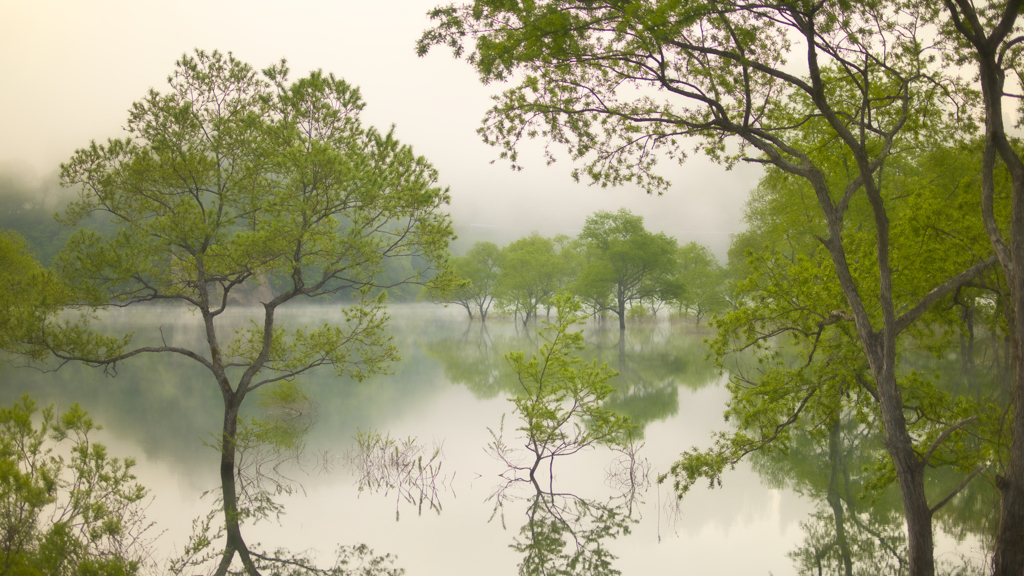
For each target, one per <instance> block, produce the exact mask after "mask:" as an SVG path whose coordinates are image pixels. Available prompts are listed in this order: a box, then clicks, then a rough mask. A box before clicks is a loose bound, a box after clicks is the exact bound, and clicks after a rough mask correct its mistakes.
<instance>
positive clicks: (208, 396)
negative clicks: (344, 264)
mask: <svg viewBox="0 0 1024 576" xmlns="http://www.w3.org/2000/svg"><path fill="white" fill-rule="evenodd" d="M258 312H259V309H237V310H236V311H235V312H232V313H231V314H229V315H226V316H225V317H223V318H222V319H221V320H220V321H221V322H223V323H224V324H225V325H233V326H244V325H245V324H246V323H247V322H248V319H249V317H250V316H251V315H252V313H258ZM390 314H391V326H390V332H391V334H392V335H393V336H394V338H395V343H396V345H397V346H398V348H399V351H400V354H401V356H402V360H401V361H400V362H398V363H396V364H394V365H393V366H392V367H391V372H392V373H391V374H388V375H379V376H374V377H371V378H368V379H367V380H365V381H363V382H354V381H350V380H347V379H339V378H336V377H335V376H334V375H333V373H332V372H331V371H329V370H321V371H319V372H316V373H314V374H311V375H310V376H309V377H308V378H304V379H303V380H302V386H303V389H304V390H305V392H306V393H307V394H308V395H309V396H310V397H311V398H312V399H313V400H314V401H315V405H316V414H317V423H316V425H315V426H314V427H313V429H312V430H311V432H310V433H309V435H308V437H307V439H306V449H305V451H304V453H303V456H302V458H301V459H300V460H299V461H298V462H293V463H291V464H289V465H288V467H286V468H285V469H284V471H285V474H286V475H287V476H288V477H291V478H293V479H294V480H296V481H297V482H299V483H300V484H301V485H302V488H303V489H302V490H300V491H299V492H298V493H296V494H294V495H292V496H288V497H284V498H282V499H281V502H282V503H283V504H284V506H285V510H286V514H285V515H284V516H282V517H281V519H280V525H276V524H274V523H272V522H264V523H261V524H257V525H256V526H252V527H248V528H246V530H245V533H246V535H247V540H248V541H250V542H262V543H263V544H264V545H266V546H267V547H269V548H274V547H278V546H285V547H288V548H291V549H293V550H296V551H300V550H309V549H314V550H317V551H318V554H319V556H318V557H320V558H329V557H330V555H331V553H332V551H333V550H334V548H335V547H336V546H337V545H338V544H356V543H366V544H368V545H370V547H371V548H373V549H374V550H375V551H376V552H377V553H392V554H396V555H397V557H398V560H397V565H398V566H401V567H404V568H406V570H407V573H408V574H423V575H428V576H432V575H442V574H453V573H456V574H463V573H465V574H472V573H483V572H486V573H488V574H498V575H506V574H507V575H512V574H516V573H517V566H518V565H519V564H520V563H521V562H523V561H524V559H525V558H526V557H527V556H525V555H524V554H527V553H524V552H517V551H516V550H515V549H513V548H511V547H510V546H512V545H514V544H516V543H517V542H519V543H520V544H519V545H520V550H523V548H522V542H523V534H526V532H523V531H522V529H523V527H524V525H526V523H527V522H528V520H529V519H530V518H532V517H534V516H535V514H534V515H528V513H529V512H530V510H531V506H532V505H533V504H535V503H536V501H535V500H534V495H533V494H532V492H531V491H530V490H528V489H527V490H524V489H523V486H513V488H512V489H511V491H510V492H509V493H508V494H506V496H508V498H507V499H506V500H505V504H504V506H502V507H500V508H499V509H496V508H495V500H494V495H495V493H496V492H497V491H499V489H500V488H501V487H502V485H503V482H504V479H503V476H502V474H503V473H505V472H506V469H505V468H504V467H503V465H502V463H501V462H499V461H498V460H496V459H495V458H494V457H493V455H491V454H489V453H488V451H487V450H486V447H487V444H488V443H489V442H490V441H491V440H492V438H493V437H492V434H491V432H492V431H493V432H498V431H499V427H500V426H501V425H502V417H503V415H504V438H505V439H506V441H507V442H508V444H509V446H510V447H512V448H513V449H515V450H522V442H521V439H517V436H516V433H515V427H516V425H517V424H516V423H515V421H514V417H513V414H512V405H511V403H510V402H508V400H507V398H508V397H509V394H512V393H514V390H515V375H514V374H513V373H512V372H511V371H510V369H509V367H508V364H507V362H506V361H505V360H504V358H503V356H504V354H505V353H507V352H509V351H512V350H525V351H530V350H532V349H535V347H536V346H537V345H538V338H537V335H536V328H535V327H533V326H531V327H530V328H529V329H528V330H525V331H524V330H523V329H522V328H521V326H517V325H516V324H513V323H512V322H509V321H502V320H501V319H500V318H497V317H496V318H494V319H493V320H491V321H488V322H487V324H486V325H481V323H479V322H473V323H470V322H468V321H467V319H466V317H465V313H464V312H462V311H461V310H457V309H455V308H448V309H445V308H442V307H439V306H434V305H428V304H415V305H412V304H410V305H402V304H399V305H392V306H390ZM541 318H542V320H543V315H542V317H541ZM340 319H341V315H340V309H339V308H338V307H337V306H333V307H328V306H297V307H290V308H288V309H285V310H283V311H282V320H283V322H284V325H286V326H298V325H306V324H316V323H321V322H324V321H340ZM101 325H102V326H104V327H106V328H108V329H109V330H110V331H111V332H119V331H124V330H132V329H133V330H135V331H136V334H137V338H138V339H139V341H140V342H145V341H147V340H156V339H160V338H162V339H164V340H166V341H167V342H168V343H173V344H180V345H188V346H189V347H194V348H196V349H201V344H202V333H201V331H200V330H199V327H200V321H199V319H198V318H197V317H196V316H195V315H194V314H193V313H192V312H190V311H188V310H186V309H184V308H180V307H166V306H147V307H144V308H140V309H137V311H136V312H135V313H128V312H127V311H124V310H118V309H114V310H111V311H108V312H107V313H106V314H105V316H104V318H103V320H102V323H101ZM584 329H585V333H586V335H587V348H586V350H585V351H584V357H585V359H586V360H588V361H589V360H591V359H597V360H598V361H599V362H608V364H609V365H610V366H611V367H612V368H615V369H616V370H619V371H620V372H622V373H623V374H624V376H620V377H619V378H617V379H616V381H615V384H616V386H617V387H618V388H619V391H618V392H616V393H615V394H614V395H613V396H612V397H611V398H610V399H609V405H610V406H611V407H614V408H616V409H619V410H623V411H624V412H627V413H630V415H631V416H633V417H634V418H635V419H636V421H637V422H639V423H640V424H641V425H642V443H643V446H642V448H641V449H640V451H639V452H638V457H639V458H640V459H642V461H643V462H645V463H646V465H647V466H649V468H648V470H647V472H646V476H645V478H644V480H645V481H644V482H642V489H640V490H637V493H636V495H635V500H634V501H631V502H630V504H631V506H633V507H632V508H631V515H630V516H629V518H630V522H635V524H631V525H630V533H629V534H628V535H621V536H619V537H618V538H615V539H607V540H606V541H604V542H602V545H603V546H605V547H606V548H607V549H608V551H610V552H611V553H612V554H613V555H615V556H617V559H616V560H614V561H613V563H612V566H613V567H614V568H615V569H617V570H620V571H621V572H622V573H623V574H626V575H633V574H653V573H661V572H663V571H664V570H665V569H666V567H680V566H683V567H686V570H685V572H686V573H693V574H708V573H721V574H739V573H756V574H765V573H769V572H770V573H772V574H777V575H780V574H794V573H796V569H795V567H794V563H793V561H792V560H791V559H789V558H788V557H787V553H788V552H790V551H792V550H794V549H796V548H798V547H799V546H800V545H801V542H802V541H803V540H804V539H805V538H806V537H807V534H806V533H805V532H804V530H803V528H802V524H801V523H804V522H807V521H808V518H809V517H810V516H809V515H810V514H811V513H812V512H813V511H814V510H815V509H816V506H818V505H819V504H817V503H816V502H815V501H814V499H813V498H807V497H804V496H801V495H800V494H798V493H796V492H794V491H793V489H792V488H790V487H787V486H791V484H790V482H789V481H788V480H785V475H783V476H782V477H781V478H782V479H781V480H780V476H778V474H779V470H781V469H785V468H786V467H785V466H784V465H782V464H779V465H773V466H769V468H771V469H772V470H774V472H773V474H774V476H764V475H763V474H758V473H756V472H754V471H753V470H752V469H751V466H750V465H749V464H747V463H742V464H740V465H739V466H738V467H737V469H736V470H735V471H733V472H729V473H727V474H726V476H725V478H724V485H723V486H722V487H721V488H716V489H707V488H706V487H704V486H698V487H696V488H695V489H694V490H692V491H691V493H690V494H688V495H687V497H686V499H685V500H684V501H683V502H682V503H681V504H676V503H675V499H674V496H673V495H672V493H671V491H670V489H669V487H668V486H667V485H661V486H659V485H658V484H657V483H656V482H654V480H655V478H656V476H657V475H658V474H660V473H663V472H665V471H666V470H667V469H668V467H669V466H670V464H671V463H672V462H673V461H674V460H675V459H676V458H677V457H678V455H679V453H680V452H681V451H682V450H684V449H687V448H690V447H691V446H700V447H705V446H708V445H709V442H710V436H711V433H712V432H713V431H716V430H723V429H726V427H727V426H728V424H727V423H726V422H724V421H723V420H722V416H721V415H722V410H723V408H724V404H725V402H726V400H727V399H728V397H729V394H728V392H727V390H725V388H724V387H723V386H722V384H723V382H724V380H723V376H721V375H719V374H718V373H717V372H716V371H715V369H714V368H713V367H712V366H710V365H709V364H708V362H707V361H705V360H704V359H703V356H704V354H705V352H704V346H703V344H702V343H701V339H702V337H703V336H704V335H705V334H706V331H695V330H694V329H693V328H692V327H690V326H687V325H682V326H680V325H673V324H670V323H669V322H668V321H667V320H661V321H659V322H648V323H646V324H635V325H631V326H630V327H629V329H628V330H627V334H626V343H625V344H626V345H625V347H624V349H625V357H624V358H620V355H619V349H620V348H619V346H618V341H617V338H618V330H617V329H612V330H603V329H602V327H601V326H600V325H599V324H598V323H596V322H591V323H589V324H587V325H586V326H585V327H584ZM621 360H625V364H620V361H621ZM2 374H3V385H2V387H0V401H3V402H4V403H6V404H8V405H9V404H10V403H11V402H13V401H14V399H16V398H18V397H19V396H20V395H22V394H25V393H31V394H32V395H33V396H34V397H35V398H36V399H37V401H39V402H40V404H46V403H49V402H56V403H58V404H59V405H63V406H67V405H68V404H70V403H71V402H74V401H78V402H80V403H81V404H82V406H83V407H84V408H85V409H87V410H88V411H89V412H90V413H91V415H92V416H93V417H94V418H95V420H96V421H97V422H99V423H101V424H103V425H104V426H105V428H106V429H105V431H104V433H103V435H102V437H101V438H99V440H101V441H103V442H106V443H107V444H108V445H109V447H110V448H111V450H112V452H113V453H114V455H116V456H122V457H123V456H135V457H136V458H137V459H138V462H139V465H138V468H137V473H138V476H139V479H140V481H141V482H142V483H143V484H144V485H145V486H147V487H148V488H150V490H151V491H152V492H151V493H152V495H153V497H154V498H153V504H152V505H151V508H150V510H149V516H150V519H151V520H153V521H155V522H157V523H158V524H157V530H158V531H162V532H163V534H162V536H160V538H159V540H158V541H157V548H158V550H159V551H160V553H161V554H164V555H168V556H169V555H171V554H172V553H174V552H175V551H178V550H179V549H180V548H181V546H182V545H183V544H184V542H185V540H186V538H187V536H188V530H189V527H190V525H191V520H192V519H193V518H195V517H198V516H201V515H203V514H205V512H206V511H207V510H209V508H210V506H212V499H211V498H210V497H209V496H208V497H206V498H205V499H200V495H201V494H202V493H203V492H204V491H205V490H209V489H213V488H215V487H216V486H217V474H216V472H217V461H218V455H217V453H216V452H215V451H214V450H213V449H211V448H209V447H205V446H204V445H203V440H204V439H206V440H209V439H210V433H211V432H212V431H215V430H217V429H218V428H219V425H220V417H221V414H220V412H221V400H220V397H219V391H218V390H217V388H216V386H215V385H214V383H213V381H212V379H211V377H210V376H209V373H207V372H206V371H205V370H204V369H200V368H199V367H197V364H195V363H194V362H192V361H190V360H188V359H184V358H177V357H174V356H171V355H168V356H156V355H150V356H148V357H147V356H142V357H138V358H133V359H131V360H130V361H128V362H126V363H124V364H123V365H121V366H119V367H118V371H117V375H116V376H114V377H108V376H104V375H103V373H102V371H101V370H97V369H91V368H88V367H84V366H80V365H68V366H65V367H64V368H63V369H61V370H60V371H59V372H56V373H39V372H37V371H34V370H24V369H13V368H10V367H5V368H4V370H3V372H2ZM253 400H255V398H254V399H253ZM254 404H255V402H249V403H248V404H247V406H248V408H249V410H250V411H252V410H253V409H254ZM358 431H364V432H366V431H376V432H380V433H382V434H388V435H390V437H392V438H394V439H406V438H413V439H415V440H416V441H417V442H418V443H420V444H422V445H424V446H426V447H428V449H430V448H432V447H435V446H439V447H441V454H442V456H441V462H442V467H441V471H442V478H443V481H442V482H440V483H439V485H438V486H439V487H438V490H437V494H436V497H437V501H438V502H439V506H440V512H439V513H438V512H437V511H433V510H430V509H429V508H424V509H423V511H422V513H420V512H419V510H418V509H417V506H415V505H413V504H409V503H408V502H406V501H404V500H403V499H401V498H400V497H399V496H400V495H399V493H398V492H396V491H394V490H391V491H388V492H387V493H385V491H373V490H362V491H360V490H359V486H358V479H359V476H358V474H357V473H356V471H355V470H354V469H353V468H352V466H350V465H346V463H345V462H346V457H347V456H350V455H351V454H352V453H353V450H355V449H356V448H357V446H356V443H355V441H354V438H355V436H356V434H357V432H358ZM616 457H617V454H616V453H613V452H611V451H609V450H607V449H595V450H592V451H588V452H584V453H581V454H577V455H573V456H567V457H560V458H559V459H558V461H557V462H556V463H555V465H554V468H553V471H554V477H553V478H548V480H549V481H550V482H551V486H552V487H553V488H554V489H555V491H556V492H557V493H559V494H563V495H571V497H572V498H578V499H582V500H584V501H586V502H589V503H590V505H591V506H594V505H598V504H601V503H608V502H612V501H616V502H618V501H620V500H616V499H621V495H622V492H621V490H620V488H619V487H617V486H618V485H617V484H616V483H615V482H614V481H612V480H610V476H609V471H610V470H614V467H615V466H614V464H613V463H614V462H615V461H616ZM759 466H760V467H762V468H763V467H764V465H763V464H759ZM780 466H781V468H780ZM601 505H603V504H601ZM585 522H592V519H591V520H587V519H584V520H582V521H581V526H584V527H585V526H587V525H586V524H585ZM945 545H946V546H948V547H949V549H948V550H947V551H946V552H945V553H946V554H947V555H950V554H952V555H957V554H961V553H964V552H967V553H970V552H971V547H972V546H975V545H974V544H971V540H970V539H968V540H967V541H965V543H956V542H947V543H946V544H945ZM570 547H571V544H570ZM737 547H739V548H742V549H743V550H744V553H743V554H736V553H735V550H736V549H737Z"/></svg>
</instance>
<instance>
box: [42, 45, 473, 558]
mask: <svg viewBox="0 0 1024 576" xmlns="http://www.w3.org/2000/svg"><path fill="white" fill-rule="evenodd" d="M168 82H169V85H170V89H169V91H168V92H166V93H161V92H158V91H156V90H151V91H150V92H149V94H148V95H147V96H146V97H145V98H144V99H143V100H141V101H139V102H136V103H135V104H134V105H133V106H132V109H131V112H130V114H129V118H128V123H127V131H128V133H129V136H128V137H126V138H121V139H115V140H110V141H108V142H107V143H106V144H98V143H95V142H94V143H92V144H90V145H89V146H88V147H87V148H84V149H81V150H78V151H77V152H76V154H75V155H74V157H73V158H72V159H71V160H70V161H69V162H68V163H67V164H64V165H62V172H61V179H62V183H63V184H64V185H66V186H80V187H81V199H80V200H79V201H78V202H76V203H73V204H72V205H71V206H70V207H69V209H68V212H67V214H66V216H65V217H64V220H65V222H67V223H69V224H74V223H75V222H78V221H79V220H81V219H82V218H83V217H85V216H86V215H88V214H91V213H94V212H101V213H107V214H109V216H110V218H111V219H112V220H113V222H114V223H116V224H117V226H118V229H117V232H116V234H114V235H112V236H106V237H104V236H100V235H99V234H97V233H95V232H90V231H85V230H80V231H78V232H77V233H76V234H75V235H74V236H73V237H72V239H71V240H70V241H69V243H68V246H67V247H66V249H65V251H64V252H63V253H62V254H61V257H60V261H59V262H60V272H61V274H62V275H63V277H64V278H66V279H67V280H68V281H69V283H71V284H73V285H75V286H76V287H79V288H81V289H82V290H83V291H84V292H85V296H87V297H88V298H89V301H90V302H91V303H92V304H94V305H97V306H99V305H104V304H107V303H108V302H109V303H112V304H114V305H117V306H133V305H137V304H142V303H147V302H178V303H181V304H185V305H187V306H189V307H190V308H191V309H193V310H195V311H196V313H197V314H199V315H200V316H201V318H202V323H203V327H204V334H205V345H204V346H203V348H202V349H190V348H181V347H176V346H171V345H167V343H166V342H164V343H163V345H156V346H146V347H139V348H133V347H131V342H130V337H125V338H123V339H114V338H107V337H101V336H97V335H93V334H87V333H84V332H82V331H70V330H67V329H65V330H61V329H60V327H59V326H52V327H51V329H50V330H46V331H44V332H43V333H41V334H40V335H39V337H40V339H41V340H42V341H43V342H44V343H45V344H47V345H48V346H49V348H50V349H51V350H52V351H53V353H54V354H55V355H56V356H57V358H60V359H62V360H80V361H84V362H87V363H90V364H94V365H101V366H105V367H107V368H109V369H113V368H114V367H115V366H116V364H117V363H119V362H122V361H125V360H127V359H129V358H131V357H132V356H136V355H138V354H144V353H164V354H177V355H180V356H183V357H186V358H189V359H191V360H194V361H195V362H197V363H199V364H200V365H202V366H203V367H204V368H206V369H207V370H208V371H209V372H210V374H211V376H212V381H213V382H214V383H215V384H216V385H217V386H218V388H219V389H220V391H221V393H222V397H223V401H224V419H223V427H222V431H221V440H220V444H219V445H220V447H221V461H220V479H221V498H222V502H223V522H224V526H225V538H224V545H223V553H222V554H221V555H220V558H219V566H218V567H217V570H216V574H218V575H219V576H220V575H224V574H226V573H227V572H228V569H229V568H230V566H231V563H232V559H233V558H234V557H235V555H236V554H237V555H238V556H239V558H240V559H241V562H242V564H243V565H244V569H245V571H246V572H247V573H249V574H257V573H258V569H257V565H258V564H259V563H261V562H258V560H260V561H266V560H268V558H267V557H266V556H262V555H259V554H258V553H257V552H255V551H253V550H250V548H249V546H248V545H247V544H246V542H245V540H244V539H243V537H242V531H241V523H242V522H243V521H244V520H245V519H246V518H247V517H248V515H249V514H250V513H251V511H249V510H246V509H245V506H244V502H242V503H240V497H239V493H238V489H239V487H238V486H237V484H236V468H237V465H238V462H237V461H236V457H237V434H238V433H239V411H240V410H241V408H242V406H243V403H244V401H245V399H246V397H247V396H248V395H249V394H250V393H251V392H253V391H256V390H259V389H261V388H264V387H268V388H269V387H273V386H277V385H279V384H281V383H288V382H292V381H294V380H295V379H296V378H298V377H300V376H302V375H303V374H307V373H309V372H310V371H311V370H313V369H315V368H318V367H322V366H329V367H333V368H334V369H335V371H336V372H337V373H338V374H339V375H346V376H350V377H352V378H356V379H361V378H364V377H365V376H367V375H369V374H372V373H376V372H380V371H382V370H386V368H387V365H388V363H389V362H391V361H393V360H394V359H396V358H397V351H396V350H395V348H394V346H393V345H391V343H390V339H389V338H388V337H387V336H386V335H385V333H384V327H385V324H386V322H387V315H386V313H385V309H384V299H385V294H384V293H383V292H381V293H380V294H379V295H378V296H374V297H370V293H371V292H372V291H374V290H377V289H379V288H387V285H384V284H383V283H382V282H381V281H380V280H379V278H380V276H379V274H380V273H381V272H382V270H383V268H384V266H383V262H384V261H385V259H388V258H393V257H402V256H417V257H421V258H422V259H423V260H424V261H426V262H428V263H430V265H431V266H433V267H434V268H435V269H441V268H444V267H446V260H445V258H446V250H447V246H448V242H449V241H450V239H451V238H452V236H453V234H452V227H451V223H450V220H449V218H448V216H447V215H446V214H443V213H441V212H439V209H440V208H441V207H442V206H444V205H445V204H447V202H448V194H447V192H446V191H445V190H443V189H441V188H439V187H437V185H436V180H437V174H436V172H435V170H434V169H433V168H432V167H431V166H430V164H428V163H427V161H426V160H425V159H423V158H422V157H418V156H416V155H415V154H413V152H412V150H411V149H410V148H409V147H408V146H404V145H402V144H400V143H399V142H398V141H397V140H396V139H395V138H394V135H393V134H392V133H391V132H388V133H381V132H378V131H377V130H375V129H373V128H370V127H365V126H363V124H362V123H361V121H360V112H361V111H362V109H363V107H364V103H363V101H362V98H361V97H360V94H359V91H358V89H356V88H354V87H352V86H350V85H349V84H347V83H346V82H344V81H343V80H341V79H338V78H335V77H334V76H333V75H331V74H324V73H323V72H320V71H315V72H312V73H311V74H310V75H309V76H308V77H305V78H302V79H300V80H298V81H295V82H292V81H291V80H289V78H288V69H287V67H286V66H285V64H284V62H283V61H282V62H281V63H279V64H276V65H273V66H270V67H268V68H267V69H265V70H263V71H262V73H259V72H256V71H255V70H253V68H252V67H251V66H249V65H248V64H245V63H243V62H240V61H238V60H237V59H235V58H234V57H233V56H231V54H227V55H224V54H221V53H219V52H212V53H206V52H203V51H198V50H197V51H196V52H195V54H194V55H192V56H189V55H185V56H183V57H182V58H181V60H179V61H178V62H177V67H176V69H175V71H174V73H173V74H172V75H171V76H170V77H169V79H168ZM402 282H419V283H423V282H425V276H423V274H422V271H411V272H410V275H409V276H407V277H404V278H400V279H397V280H391V281H390V282H389V283H388V285H393V284H395V283H402ZM266 283H271V284H272V285H273V287H274V288H275V291H265V292H264V295H265V297H264V299H263V300H262V302H261V306H260V307H258V308H256V309H254V310H253V312H254V314H255V315H256V318H254V319H253V321H252V322H251V324H250V325H249V326H248V327H247V328H244V329H239V330H237V331H235V332H234V333H233V334H230V333H229V334H225V333H224V326H223V325H221V324H219V323H218V317H220V316H221V315H222V314H223V313H224V312H225V311H226V310H228V309H229V308H230V307H232V306H235V305H236V304H235V303H236V302H237V299H233V298H232V296H233V295H234V294H236V293H238V292H239V291H241V290H242V289H244V288H245V287H247V286H252V285H259V284H266ZM331 294H340V295H345V296H348V297H349V298H350V299H351V302H352V303H351V305H349V306H346V307H345V308H344V315H345V319H346V322H345V324H344V325H340V326H338V325H331V324H326V323H325V324H323V325H321V326H316V327H291V328H286V327H284V326H282V325H281V323H280V321H279V320H278V318H277V315H276V314H277V311H278V310H279V308H280V307H281V306H283V305H285V304H286V303H288V302H291V301H295V300H304V299H306V298H315V297H317V296H323V295H331Z"/></svg>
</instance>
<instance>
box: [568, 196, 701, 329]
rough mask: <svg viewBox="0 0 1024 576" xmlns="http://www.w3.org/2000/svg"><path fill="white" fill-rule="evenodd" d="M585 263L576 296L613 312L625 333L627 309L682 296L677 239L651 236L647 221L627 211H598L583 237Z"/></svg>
mask: <svg viewBox="0 0 1024 576" xmlns="http://www.w3.org/2000/svg"><path fill="white" fill-rule="evenodd" d="M579 238H580V240H581V241H582V242H583V250H584V252H585V256H584V258H585V259H586V263H585V264H584V265H583V266H582V268H581V269H580V271H579V274H578V276H577V277H576V282H575V283H574V284H573V292H574V293H575V294H577V295H579V296H580V297H583V298H585V299H587V300H588V302H589V303H590V304H591V306H592V307H593V308H594V309H595V310H596V311H598V312H600V311H602V310H609V311H611V312H612V313H614V314H615V315H616V316H618V318H619V333H620V334H621V333H625V331H626V312H627V306H628V305H629V304H631V303H634V302H639V301H641V300H644V299H648V298H656V299H660V300H674V299H676V298H678V297H679V296H680V295H681V293H682V292H683V287H682V285H681V284H680V283H678V282H677V281H676V277H675V275H674V273H675V272H676V266H675V264H676V260H675V252H676V250H677V246H676V241H675V239H674V238H669V237H668V236H666V235H665V234H664V233H658V234H652V233H651V232H648V231H647V229H646V228H644V221H643V217H641V216H637V215H635V214H633V213H632V212H630V211H629V210H626V209H625V208H621V209H619V211H618V212H606V211H598V212H595V213H594V214H592V215H590V216H589V217H588V218H587V221H586V223H584V225H583V231H582V232H580V236H579Z"/></svg>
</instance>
